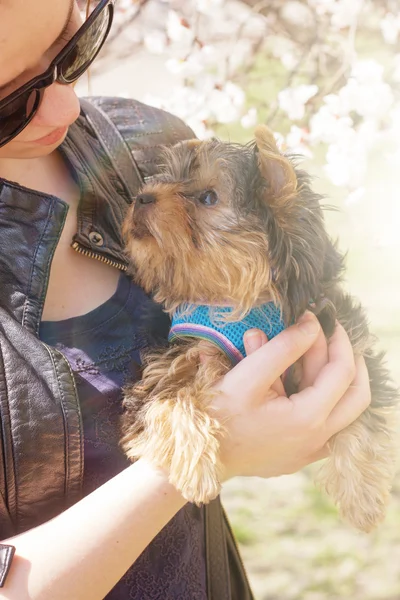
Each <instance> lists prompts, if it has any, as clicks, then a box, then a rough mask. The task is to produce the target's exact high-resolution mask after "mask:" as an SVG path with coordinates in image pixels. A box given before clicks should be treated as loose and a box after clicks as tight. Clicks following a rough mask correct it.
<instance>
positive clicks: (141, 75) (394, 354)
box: [78, 0, 400, 600]
mask: <svg viewBox="0 0 400 600" xmlns="http://www.w3.org/2000/svg"><path fill="white" fill-rule="evenodd" d="M82 4H83V3H82ZM78 92H79V93H80V95H88V94H89V93H90V94H93V95H108V96H115V95H118V96H124V97H133V98H136V99H139V100H141V101H143V102H147V103H149V104H152V105H155V106H158V107H161V108H164V109H166V110H169V111H171V112H173V113H174V114H176V115H178V116H180V117H181V118H182V119H184V120H185V121H186V122H187V123H188V124H189V125H190V126H191V127H192V128H193V130H194V131H195V133H196V135H197V136H199V137H201V138H204V137H208V136H211V135H217V136H219V137H221V138H223V139H230V140H231V141H238V142H246V141H248V140H250V139H251V138H252V133H253V129H254V126H255V125H256V124H257V123H261V122H264V123H267V124H268V125H269V126H270V127H271V128H272V129H273V131H274V132H275V133H276V137H277V140H278V142H279V144H280V146H281V148H282V150H284V151H290V152H294V153H297V154H300V155H302V157H303V166H304V167H305V168H306V169H307V170H309V171H310V172H311V173H312V174H313V175H314V178H315V180H314V187H315V189H317V190H318V191H319V192H321V193H323V194H324V195H325V196H326V204H329V205H330V206H331V207H332V208H334V210H327V211H326V221H327V227H328V230H329V231H330V233H331V235H332V237H334V238H337V237H338V238H339V240H340V246H341V248H342V249H343V250H344V251H347V253H348V255H347V279H346V285H347V287H348V289H349V290H350V291H351V292H352V293H353V294H354V295H356V296H358V297H359V298H360V299H361V301H362V302H363V304H364V306H365V307H366V309H367V311H368V314H369V317H370V323H371V330H372V331H373V332H374V333H375V334H376V335H377V336H378V338H379V340H380V341H379V343H380V345H381V347H382V348H384V349H386V350H387V362H388V364H389V366H390V368H391V371H392V373H393V377H394V378H395V380H396V382H397V384H400V307H399V305H400V232H399V230H400V197H399V191H398V190H399V187H400V3H399V0H292V1H287V2H283V1H281V0H270V1H267V0H141V1H132V0H117V3H116V19H115V23H114V28H113V32H112V34H111V39H110V41H109V43H108V44H107V45H106V48H105V49H104V51H103V52H102V54H101V56H100V57H99V59H98V60H97V62H96V63H95V65H94V67H93V68H92V70H91V74H90V86H89V84H88V81H87V80H82V81H81V82H80V83H79V85H78ZM223 496H224V502H225V505H226V507H227V510H228V513H229V516H230V518H231V521H232V524H233V528H234V530H235V533H236V536H237V539H238V541H239V543H240V546H241V550H242V554H243V558H244V562H245V565H246V569H247V571H248V575H249V578H250V580H251V582H252V585H253V587H254V591H255V594H256V598H257V600H267V599H268V600H278V599H279V600H328V599H329V600H331V599H332V600H333V599H339V598H349V599H350V598H352V599H355V600H399V599H400V477H398V478H397V481H396V485H395V489H394V493H393V501H392V504H391V506H390V509H389V514H388V517H387V520H386V522H385V524H384V525H382V526H381V527H380V528H379V530H378V531H376V532H374V533H372V534H370V535H365V534H361V533H358V532H356V531H353V530H352V529H350V527H348V526H347V525H344V524H342V523H341V522H340V521H339V519H338V516H337V514H336V510H335V508H334V507H333V506H332V505H331V504H330V502H329V501H328V500H327V499H326V497H325V496H324V495H322V494H321V493H320V492H319V491H317V490H316V489H315V487H314V485H313V468H310V469H307V470H305V471H303V472H301V473H298V474H296V475H291V476H287V477H280V478H276V479H271V480H267V481H264V480H259V479H252V480H248V479H246V480H239V479H237V480H234V481H232V482H230V483H229V484H228V485H227V486H226V488H225V490H224V494H223ZM188 600H190V599H188Z"/></svg>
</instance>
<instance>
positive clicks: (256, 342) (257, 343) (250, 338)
mask: <svg viewBox="0 0 400 600" xmlns="http://www.w3.org/2000/svg"><path fill="white" fill-rule="evenodd" d="M267 342H268V338H267V336H266V335H265V332H264V331H261V329H249V330H248V331H246V333H245V334H244V336H243V343H244V349H245V350H246V355H247V356H250V354H253V352H255V351H256V350H258V349H259V348H261V346H264V344H266V343H267Z"/></svg>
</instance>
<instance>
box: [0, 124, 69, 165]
mask: <svg viewBox="0 0 400 600" xmlns="http://www.w3.org/2000/svg"><path fill="white" fill-rule="evenodd" d="M67 133H68V127H66V128H63V129H62V130H57V132H53V133H52V134H50V135H48V136H45V137H42V138H39V139H38V140H35V141H23V140H18V139H16V140H15V141H12V142H10V143H9V144H7V146H4V148H0V160H1V159H2V158H40V157H42V156H47V155H49V154H51V153H52V152H53V151H54V150H56V149H57V148H58V146H60V145H61V144H62V143H63V141H64V140H65V138H66V137H67Z"/></svg>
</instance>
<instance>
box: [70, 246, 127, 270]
mask: <svg viewBox="0 0 400 600" xmlns="http://www.w3.org/2000/svg"><path fill="white" fill-rule="evenodd" d="M72 248H73V250H75V252H79V254H83V255H84V256H88V257H89V258H94V259H95V260H99V261H100V262H102V263H105V264H106V265H110V266H111V267H115V268H116V269H119V270H120V271H127V270H128V267H127V266H126V265H124V264H123V263H121V262H119V261H117V260H111V259H110V258H107V257H106V256H103V255H102V254H100V253H98V252H93V251H92V250H88V249H87V248H84V247H83V246H81V245H80V244H79V242H74V243H73V244H72Z"/></svg>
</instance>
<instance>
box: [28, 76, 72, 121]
mask: <svg viewBox="0 0 400 600" xmlns="http://www.w3.org/2000/svg"><path fill="white" fill-rule="evenodd" d="M79 113H80V106H79V100H78V97H77V95H76V93H75V92H74V88H73V86H72V85H61V84H60V83H53V85H51V86H50V87H48V88H47V89H46V90H45V93H44V96H43V99H42V102H41V103H40V106H39V110H38V112H37V113H36V115H35V118H34V121H35V125H39V126H40V127H49V128H52V127H54V128H61V127H68V126H69V125H71V124H72V123H73V122H74V121H76V119H77V118H78V117H79Z"/></svg>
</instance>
